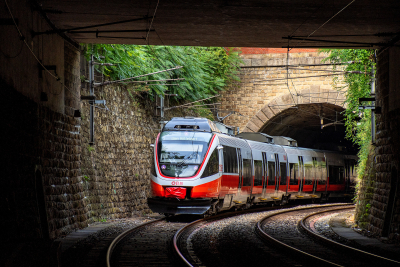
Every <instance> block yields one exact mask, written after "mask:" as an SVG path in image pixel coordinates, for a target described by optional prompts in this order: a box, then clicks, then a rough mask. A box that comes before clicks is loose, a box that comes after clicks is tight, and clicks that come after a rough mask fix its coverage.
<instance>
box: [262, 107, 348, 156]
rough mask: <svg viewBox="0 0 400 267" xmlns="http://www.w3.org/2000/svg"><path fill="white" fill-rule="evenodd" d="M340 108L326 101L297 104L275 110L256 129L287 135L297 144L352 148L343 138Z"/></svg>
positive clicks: (342, 121) (340, 149)
mask: <svg viewBox="0 0 400 267" xmlns="http://www.w3.org/2000/svg"><path fill="white" fill-rule="evenodd" d="M343 110H344V109H343V108H342V107H339V106H336V105H333V104H328V103H323V104H322V103H318V104H303V105H297V107H295V108H288V109H285V110H282V111H281V112H280V113H278V114H276V115H275V116H274V117H273V118H271V119H270V120H269V121H268V122H267V123H266V124H265V125H264V127H263V128H262V129H261V131H260V132H263V133H266V134H269V135H272V136H287V137H291V138H293V139H295V140H297V142H298V146H300V147H308V148H316V149H327V150H339V151H348V152H356V148H355V147H353V145H352V143H351V142H350V141H349V140H346V139H345V126H344V124H343V123H344V120H343V114H342V111H343ZM321 119H322V121H321ZM321 122H322V124H321ZM321 125H322V127H321Z"/></svg>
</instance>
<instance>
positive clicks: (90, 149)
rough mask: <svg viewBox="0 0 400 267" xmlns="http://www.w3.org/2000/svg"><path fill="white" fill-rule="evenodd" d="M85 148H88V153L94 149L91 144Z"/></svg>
mask: <svg viewBox="0 0 400 267" xmlns="http://www.w3.org/2000/svg"><path fill="white" fill-rule="evenodd" d="M87 149H88V151H89V153H91V152H92V151H94V147H92V146H90V145H89V146H88V147H87Z"/></svg>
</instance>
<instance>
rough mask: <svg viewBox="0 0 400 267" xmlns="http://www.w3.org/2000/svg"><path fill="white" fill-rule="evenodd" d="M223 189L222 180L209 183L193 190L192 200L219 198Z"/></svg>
mask: <svg viewBox="0 0 400 267" xmlns="http://www.w3.org/2000/svg"><path fill="white" fill-rule="evenodd" d="M220 187H221V179H220V178H218V179H216V180H214V181H211V182H209V183H205V184H201V185H198V186H195V187H193V188H192V194H191V197H192V198H209V197H218V195H219V190H220Z"/></svg>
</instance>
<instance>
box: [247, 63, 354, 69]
mask: <svg viewBox="0 0 400 267" xmlns="http://www.w3.org/2000/svg"><path fill="white" fill-rule="evenodd" d="M354 63H360V61H346V62H338V63H318V64H296V65H289V67H317V66H332V65H347V64H354ZM286 66H287V65H286V64H285V65H260V66H241V67H240V68H241V69H247V68H286Z"/></svg>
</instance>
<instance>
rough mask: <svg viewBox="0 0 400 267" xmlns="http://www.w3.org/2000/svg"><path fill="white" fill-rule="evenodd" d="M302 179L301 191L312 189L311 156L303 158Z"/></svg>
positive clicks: (311, 190)
mask: <svg viewBox="0 0 400 267" xmlns="http://www.w3.org/2000/svg"><path fill="white" fill-rule="evenodd" d="M303 169H304V179H303V182H302V192H315V191H314V183H315V182H314V169H313V161H312V158H311V157H308V156H307V157H305V158H303Z"/></svg>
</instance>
